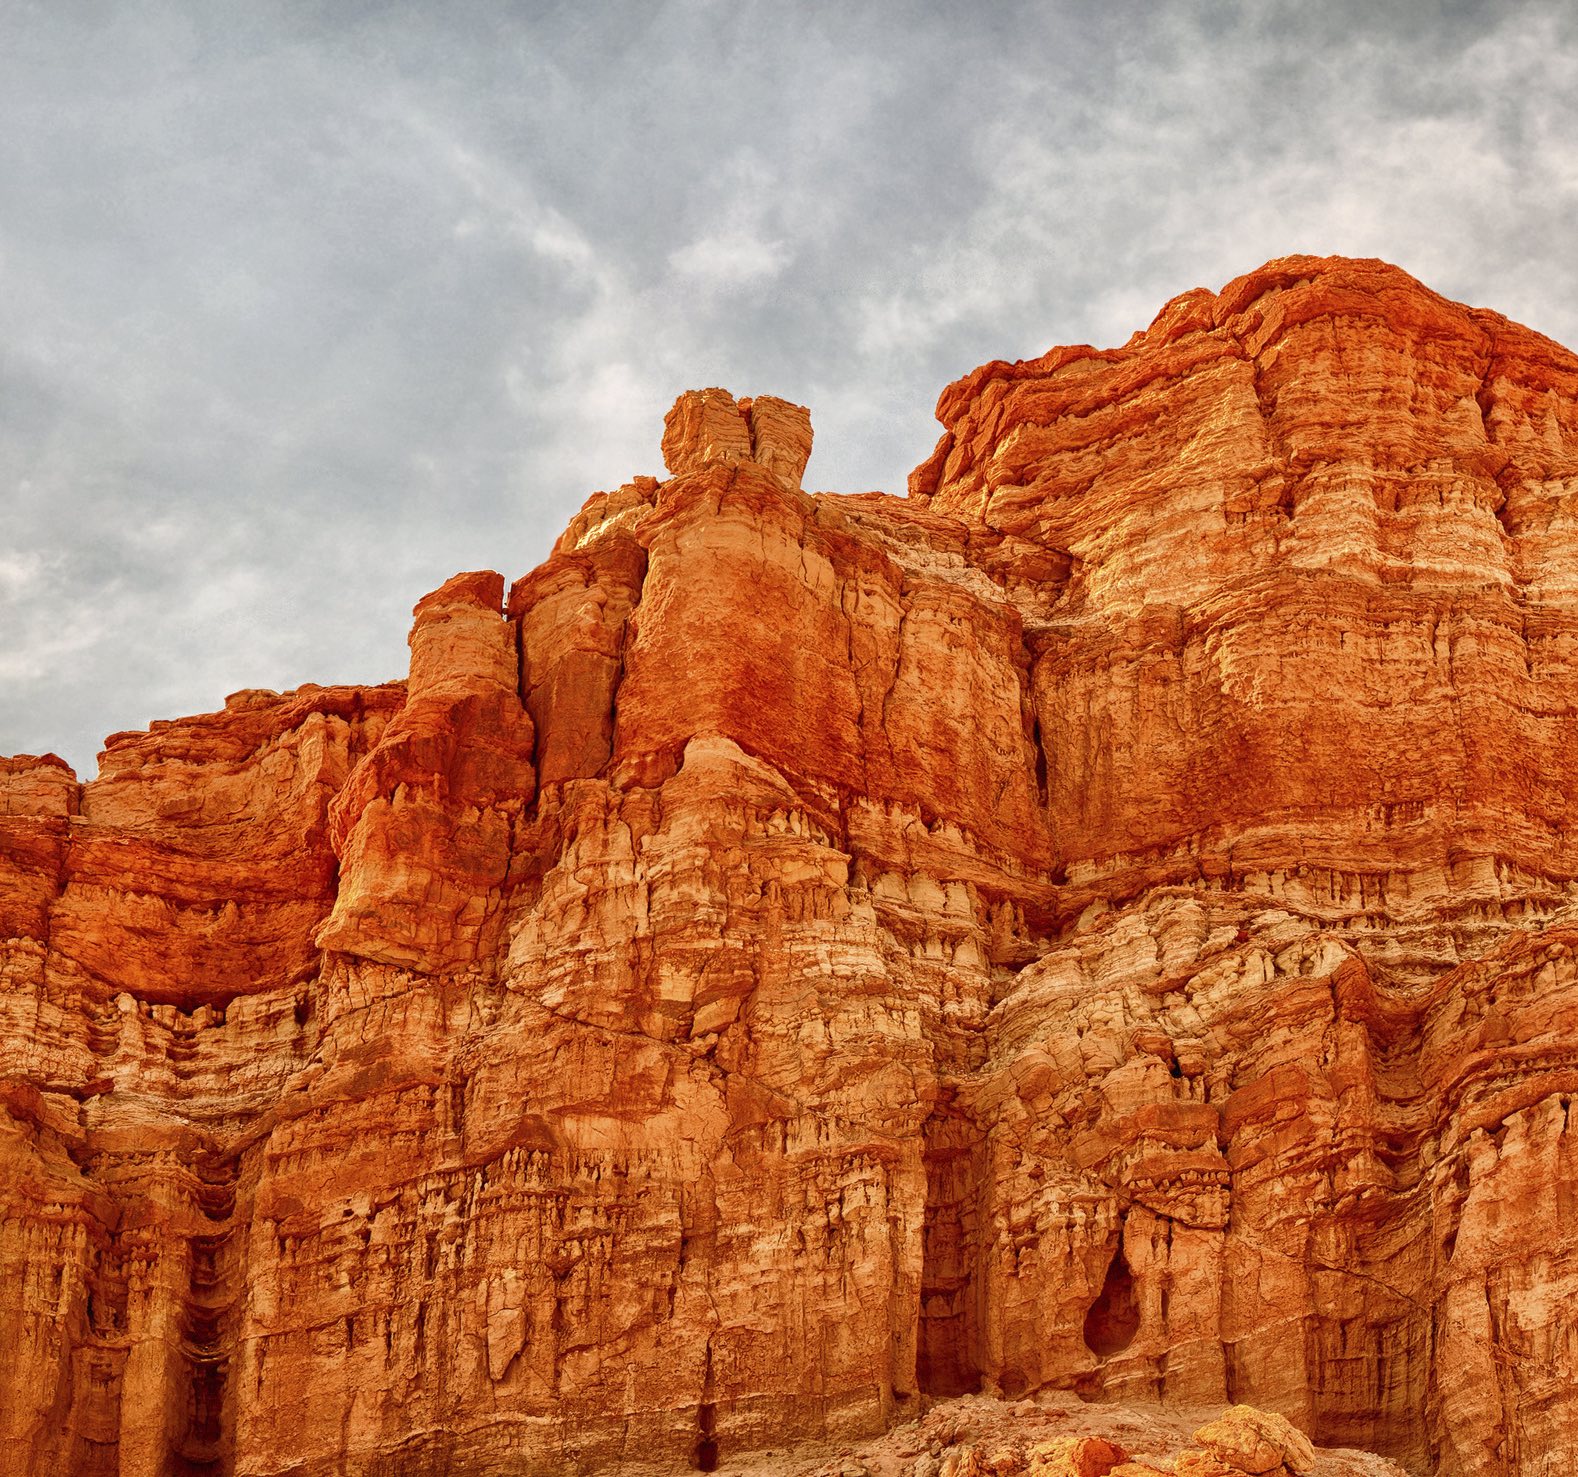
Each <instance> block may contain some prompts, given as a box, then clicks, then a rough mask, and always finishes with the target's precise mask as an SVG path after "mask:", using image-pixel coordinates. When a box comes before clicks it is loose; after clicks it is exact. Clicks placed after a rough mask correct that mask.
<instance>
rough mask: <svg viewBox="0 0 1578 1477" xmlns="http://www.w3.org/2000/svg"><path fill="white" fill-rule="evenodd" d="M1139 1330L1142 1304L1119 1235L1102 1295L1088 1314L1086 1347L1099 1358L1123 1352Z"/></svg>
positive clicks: (1102, 1286)
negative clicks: (1135, 1290) (1135, 1289)
mask: <svg viewBox="0 0 1578 1477" xmlns="http://www.w3.org/2000/svg"><path fill="white" fill-rule="evenodd" d="M1139 1331H1140V1305H1139V1299H1138V1298H1137V1297H1136V1296H1135V1293H1134V1274H1133V1273H1132V1272H1130V1271H1129V1264H1128V1262H1127V1261H1126V1260H1125V1259H1124V1256H1123V1241H1122V1238H1121V1236H1120V1238H1119V1241H1118V1249H1117V1250H1116V1251H1115V1252H1113V1254H1112V1262H1111V1264H1110V1265H1109V1266H1108V1267H1107V1276H1106V1280H1105V1281H1103V1283H1102V1284H1101V1293H1100V1295H1099V1296H1098V1297H1097V1298H1096V1301H1095V1302H1093V1303H1092V1304H1091V1305H1090V1311H1089V1312H1087V1313H1086V1314H1085V1347H1086V1348H1087V1349H1089V1350H1090V1352H1091V1353H1092V1354H1095V1355H1096V1356H1097V1357H1098V1358H1101V1359H1106V1358H1107V1357H1109V1356H1110V1355H1112V1354H1118V1353H1121V1352H1122V1351H1123V1350H1124V1349H1127V1348H1128V1347H1129V1345H1130V1344H1132V1343H1133V1342H1134V1335H1135V1334H1136V1333H1138V1332H1139Z"/></svg>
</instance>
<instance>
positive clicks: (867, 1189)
mask: <svg viewBox="0 0 1578 1477" xmlns="http://www.w3.org/2000/svg"><path fill="white" fill-rule="evenodd" d="M938 415H939V418H940V420H941V421H942V423H943V425H944V427H945V430H944V434H943V437H942V440H941V442H940V443H939V444H938V446H937V449H936V451H935V452H934V453H933V455H932V456H931V457H930V458H929V460H928V461H927V462H926V463H925V464H924V465H922V466H921V467H920V468H919V469H917V471H916V472H915V473H914V474H913V476H912V477H911V479H910V489H909V496H908V497H907V498H896V497H890V496H885V495H880V494H865V495H860V496H831V495H827V494H821V493H817V494H808V493H806V492H805V491H803V490H802V488H801V486H800V481H801V477H802V475H803V472H804V468H805V465H806V459H807V456H808V454H809V450H810V444H811V431H810V423H809V417H808V416H807V414H806V412H805V411H803V410H801V409H800V408H799V407H796V406H792V405H789V404H787V403H785V402H783V401H779V400H774V399H771V398H770V397H758V398H756V399H755V400H752V401H740V402H736V401H735V400H734V399H733V398H732V397H731V396H729V395H727V394H726V393H724V392H723V391H720V390H707V391H702V392H699V393H693V394H688V395H685V396H683V397H681V399H680V402H679V403H678V404H677V405H676V406H675V408H674V410H673V411H672V412H671V413H670V415H669V418H668V421H667V423H666V426H665V430H664V435H663V454H664V460H665V462H666V464H667V468H668V471H669V473H670V475H669V476H668V478H667V479H666V480H661V481H659V480H655V479H652V478H637V479H636V480H634V481H633V482H631V483H629V484H628V485H627V486H625V487H622V488H620V489H619V490H618V491H615V492H612V493H606V494H598V495H597V496H595V497H593V498H592V499H591V500H590V501H589V502H588V503H587V504H586V506H585V508H584V509H583V510H582V511H581V513H580V514H579V515H578V516H577V517H576V518H575V519H574V521H573V522H572V523H571V525H570V528H569V529H568V531H567V532H566V533H565V535H564V536H563V537H562V538H561V539H560V541H559V543H558V545H557V546H556V547H555V549H554V551H553V554H552V555H551V557H550V558H549V559H548V561H547V562H546V563H545V564H543V565H542V566H541V567H540V568H538V569H537V570H535V571H533V572H532V573H530V574H528V575H526V576H525V577H524V578H523V579H520V580H518V581H517V582H516V583H515V584H514V585H513V587H512V588H511V589H510V590H509V591H508V595H507V597H506V595H505V592H504V588H503V582H502V580H501V578H500V577H499V576H497V575H492V574H467V575H462V576H459V577H457V578H456V579H454V580H451V581H450V582H449V583H448V584H446V585H445V586H444V587H443V588H442V589H441V590H439V591H438V592H436V593H435V594H433V595H430V596H429V597H427V598H426V599H425V600H423V601H422V602H421V603H420V604H419V605H418V606H417V609H416V623H415V627H414V629H413V632H412V641H411V646H412V662H411V672H410V679H409V682H407V683H404V684H401V683H394V684H390V685H388V686H385V687H379V688H373V689H349V688H311V687H309V688H303V689H301V690H299V691H297V692H294V693H289V694H285V695H283V696H279V695H275V694H272V693H242V694H238V695H237V696H236V697H234V698H232V699H231V700H230V702H229V703H228V704H227V707H226V710H225V712H223V713H221V714H216V715H211V716H207V717H201V718H193V719H186V720H182V721H179V722H175V723H164V724H156V725H154V727H153V728H152V729H151V730H150V731H149V732H147V733H139V734H119V735H115V736H114V737H112V738H111V739H110V740H109V741H108V745H107V748H106V751H105V754H104V756H103V759H102V763H101V769H100V773H99V776H98V777H97V778H96V779H94V780H92V781H89V782H88V783H85V784H79V783H77V781H76V779H75V777H74V776H73V775H72V774H71V773H70V771H69V770H68V769H67V768H66V767H65V766H64V765H62V764H61V763H60V762H59V761H57V760H54V759H52V758H48V757H46V758H43V759H31V758H26V757H24V758H21V759H14V760H6V761H0V934H3V942H0V1011H3V1012H4V1017H3V1027H4V1029H3V1031H0V1089H3V1104H4V1112H3V1113H0V1218H3V1219H0V1371H3V1373H0V1451H4V1452H8V1453H13V1454H19V1455H13V1456H12V1457H10V1458H7V1459H8V1460H10V1461H12V1462H13V1467H12V1468H10V1469H7V1470H16V1471H18V1472H28V1473H38V1474H52V1477H53V1474H62V1477H68V1474H69V1477H101V1474H102V1477H109V1474H119V1477H164V1474H177V1473H179V1474H215V1477H232V1474H235V1477H241V1474H245V1477H286V1474H290V1477H319V1474H329V1473H334V1474H340V1477H343V1474H367V1477H372V1474H380V1477H382V1474H400V1477H425V1474H439V1473H453V1474H456V1477H482V1474H495V1473H500V1474H501V1473H505V1472H509V1473H525V1472H540V1473H553V1472H576V1471H580V1472H592V1471H599V1470H613V1469H615V1468H618V1467H619V1466H621V1465H622V1464H623V1465H626V1466H628V1467H629V1468H630V1469H631V1470H634V1469H636V1468H637V1467H640V1466H642V1465H643V1464H645V1465H646V1467H647V1469H648V1470H651V1471H669V1470H674V1471H677V1470H686V1469H689V1468H692V1467H696V1468H700V1469H702V1470H708V1469H711V1468H713V1467H714V1466H719V1465H727V1464H728V1463H729V1462H731V1461H738V1460H739V1459H740V1458H741V1456H742V1454H746V1453H750V1452H752V1451H757V1450H763V1449H766V1448H769V1447H771V1448H776V1449H779V1450H781V1449H783V1448H784V1447H785V1446H786V1445H789V1444H792V1443H794V1442H797V1441H802V1440H804V1441H811V1440H825V1439H833V1440H839V1439H853V1438H855V1437H860V1436H866V1435H871V1434H873V1433H877V1432H880V1431H882V1430H884V1429H887V1428H889V1427H891V1426H894V1425H897V1424H901V1423H903V1422H905V1421H906V1420H908V1419H909V1418H910V1417H911V1416H913V1415H914V1414H916V1413H917V1412H918V1411H919V1410H920V1409H921V1408H922V1407H923V1406H925V1405H926V1403H927V1402H928V1400H929V1399H930V1398H933V1397H945V1396H958V1395H963V1394H966V1393H969V1392H983V1393H985V1394H987V1395H996V1396H1001V1397H1004V1398H1007V1399H1010V1400H1014V1399H1020V1398H1021V1397H1030V1396H1036V1395H1038V1394H1039V1395H1042V1396H1044V1397H1048V1398H1050V1396H1051V1395H1052V1394H1053V1393H1055V1392H1059V1391H1062V1392H1068V1391H1073V1392H1077V1393H1078V1394H1079V1395H1080V1396H1081V1397H1083V1398H1084V1399H1086V1400H1088V1401H1090V1402H1094V1403H1095V1404H1098V1405H1104V1404H1112V1403H1118V1404H1124V1405H1129V1406H1136V1407H1137V1406H1140V1405H1144V1404H1147V1403H1155V1402H1166V1403H1171V1404H1180V1405H1187V1406H1190V1407H1207V1408H1211V1407H1214V1408H1215V1409H1216V1410H1217V1411H1218V1412H1219V1411H1220V1410H1221V1407H1223V1406H1224V1405H1228V1404H1232V1403H1241V1404H1247V1405H1250V1406H1254V1407H1257V1408H1259V1409H1260V1410H1261V1411H1264V1412H1269V1413H1271V1414H1275V1415H1280V1416H1282V1417H1285V1418H1286V1420H1287V1421H1288V1422H1291V1423H1292V1426H1295V1427H1297V1428H1298V1429H1299V1430H1301V1431H1302V1432H1304V1433H1306V1434H1307V1435H1308V1436H1309V1437H1310V1438H1312V1439H1313V1440H1314V1441H1315V1442H1317V1443H1319V1444H1321V1445H1323V1446H1337V1447H1357V1448H1364V1449H1367V1450H1370V1451H1373V1452H1376V1453H1379V1454H1381V1455H1382V1456H1384V1457H1386V1458H1390V1459H1392V1460H1395V1461H1396V1462H1398V1463H1400V1464H1402V1466H1403V1467H1405V1468H1406V1469H1407V1470H1408V1471H1410V1472H1413V1473H1416V1474H1417V1473H1425V1472H1442V1473H1450V1474H1454V1477H1469V1474H1492V1473H1496V1474H1500V1473H1506V1474H1518V1477H1534V1474H1537V1473H1548V1472H1555V1471H1565V1470H1568V1469H1569V1468H1571V1467H1572V1466H1573V1465H1574V1464H1578V1233H1575V1231H1574V1229H1573V1228H1574V1226H1575V1224H1578V1220H1575V1216H1574V1210H1575V1206H1578V1163H1575V1157H1578V1126H1570V1124H1569V1118H1570V1112H1569V1105H1570V1104H1571V1103H1572V1101H1573V1100H1574V1097H1575V1096H1578V1036H1575V1028H1578V829H1575V827H1574V824H1573V817H1574V813H1575V807H1574V800H1575V797H1578V359H1575V357H1574V356H1573V355H1572V354H1570V353H1568V352H1567V351H1566V350H1564V349H1562V348H1560V347H1558V346H1557V345H1555V344H1553V343H1551V342H1549V341H1548V340H1545V339H1543V338H1541V337H1539V336H1538V335H1537V334H1534V333H1531V332H1529V331H1528V330H1526V329H1523V328H1520V327H1518V326H1517V325H1515V324H1512V323H1509V322H1508V321H1507V320H1505V319H1503V318H1501V317H1499V316H1497V315H1496V314H1493V313H1489V312H1485V311H1481V310H1473V309H1467V308H1464V307H1461V306H1459V305H1457V304H1454V303H1450V302H1447V301H1445V300H1444V299H1442V298H1440V297H1437V296H1436V295H1434V294H1433V293H1431V292H1429V291H1428V290H1426V289H1425V288H1423V287H1422V286H1420V284H1418V283H1417V282H1415V281H1413V280H1412V279H1411V278H1409V277H1407V276H1406V275H1405V274H1403V273H1402V272H1400V271H1397V270H1396V269H1394V268H1391V267H1388V266H1385V265H1383V264H1381V263H1377V262H1354V261H1342V260H1320V259H1314V258H1292V259H1288V260H1284V261H1279V262H1275V263H1272V264H1271V265H1269V266H1267V267H1265V268H1262V269H1261V270H1260V271H1257V272H1254V273H1252V274H1250V275H1249V276H1247V277H1243V278H1240V279H1238V280H1237V281H1235V282H1232V283H1230V284H1229V285H1228V286H1227V287H1226V288H1224V289H1223V291H1222V292H1221V293H1218V294H1212V293H1209V292H1194V293H1189V294H1186V295H1185V296H1183V297H1181V298H1179V299H1177V300H1175V301H1174V302H1172V303H1170V304H1168V305H1167V307H1165V308H1164V309H1163V310H1162V313H1161V314H1160V316H1159V317H1158V318H1157V320H1156V321H1155V323H1154V324H1152V326H1151V327H1150V328H1149V329H1148V330H1146V331H1145V332H1144V333H1140V334H1136V335H1135V337H1134V338H1133V339H1132V340H1131V341H1130V342H1129V343H1128V344H1126V345H1125V346H1124V347H1123V348H1121V349H1117V350H1112V351H1096V350H1092V349H1089V348H1076V349H1058V350H1054V351H1053V352H1052V353H1050V354H1048V355H1046V356H1044V357H1042V358H1040V359H1037V360H1032V361H1029V362H1024V363H1017V364H1005V363H994V364H989V365H986V366H984V367H982V368H981V369H978V370H976V371H975V372H973V373H972V374H970V375H968V376H966V377H965V378H964V379H962V380H960V381H959V382H958V383H957V384H955V385H953V386H950V387H949V388H948V389H947V390H945V391H944V392H943V395H942V398H941V400H940V401H939V404H938ZM1248 1420H1249V1418H1248V1417H1244V1416H1234V1417H1232V1418H1231V1419H1230V1420H1229V1427H1230V1428H1223V1430H1220V1431H1216V1432H1215V1434H1210V1435H1208V1434H1207V1433H1208V1432H1211V1431H1212V1429H1213V1428H1211V1427H1209V1426H1202V1428H1201V1438H1200V1443H1199V1446H1198V1449H1197V1450H1195V1452H1194V1454H1193V1455H1192V1456H1190V1455H1188V1454H1187V1453H1186V1454H1185V1455H1181V1456H1178V1457H1177V1470H1178V1471H1179V1472H1183V1471H1184V1470H1185V1469H1186V1466H1187V1463H1186V1457H1187V1460H1188V1461H1190V1462H1193V1463H1194V1465H1193V1466H1188V1467H1187V1469H1188V1470H1190V1471H1193V1472H1197V1473H1207V1472H1216V1471H1222V1470H1236V1471H1253V1470H1276V1469H1277V1468H1276V1467H1275V1466H1268V1467H1265V1468H1256V1467H1253V1466H1250V1467H1244V1466H1243V1465H1242V1464H1241V1463H1242V1461H1251V1462H1253V1461H1259V1460H1261V1459H1262V1458H1265V1459H1266V1460H1268V1461H1269V1456H1268V1455H1267V1453H1268V1452H1270V1451H1271V1449H1272V1447H1275V1449H1276V1451H1277V1453H1279V1454H1278V1455H1277V1458H1276V1460H1277V1461H1278V1462H1283V1461H1286V1462H1287V1463H1288V1464H1289V1465H1288V1466H1287V1470H1295V1471H1296V1470H1303V1469H1304V1468H1303V1467H1302V1466H1300V1465H1299V1463H1306V1464H1307V1461H1308V1458H1307V1456H1306V1455H1305V1454H1304V1450H1303V1449H1299V1450H1294V1449H1293V1448H1292V1447H1291V1446H1290V1445H1289V1443H1288V1441H1287V1440H1286V1439H1285V1438H1284V1437H1282V1436H1278V1437H1276V1439H1275V1440H1271V1438H1270V1437H1267V1436H1266V1430H1270V1429H1271V1427H1270V1425H1267V1427H1266V1429H1265V1430H1262V1429H1261V1428H1260V1427H1253V1423H1252V1422H1251V1423H1250V1424H1249V1425H1246V1424H1245V1422H1247V1421H1248ZM1268 1420H1269V1417H1268ZM1234 1422H1236V1424H1234ZM1276 1429H1277V1430H1279V1431H1280V1430H1281V1429H1282V1428H1281V1427H1277V1428H1276ZM1254 1430H1260V1438H1256V1437H1254V1436H1253V1431H1254ZM1246 1431H1249V1432H1250V1434H1249V1435H1246V1434H1245V1433H1246ZM1295 1434H1296V1433H1295ZM1261 1438H1265V1439H1266V1440H1268V1441H1270V1442H1271V1444H1270V1445H1268V1446H1265V1447H1264V1449H1262V1447H1260V1446H1256V1445H1254V1441H1255V1440H1256V1439H1261ZM1234 1442H1238V1443H1239V1445H1236V1446H1235V1445H1233V1444H1232V1443H1234ZM1278 1442H1281V1444H1280V1445H1278V1444H1277V1443H1278ZM1213 1443H1214V1444H1213ZM1224 1443H1226V1444H1224ZM1290 1451H1292V1453H1293V1454H1292V1455H1291V1456H1290V1455H1289V1452H1290ZM1224 1453H1226V1454H1225V1455H1224ZM1234 1453H1237V1455H1236V1456H1235V1455H1234ZM1065 1455H1066V1453H1065ZM918 1460H919V1457H917V1461H918ZM1046 1460H1047V1462H1048V1463H1050V1462H1051V1460H1052V1457H1050V1456H1048V1457H1047V1458H1046ZM1058 1460H1060V1461H1061V1460H1062V1457H1059V1458H1058ZM1070 1460H1072V1458H1070ZM1235 1461H1236V1462H1239V1465H1236V1466H1235ZM1065 1465H1066V1463H1065ZM917 1470H918V1469H917ZM982 1470H985V1468H983V1469H982ZM994 1470H996V1469H994ZM1005 1470H1006V1469H1005ZM1047 1470H1049V1471H1050V1470H1052V1468H1051V1467H1050V1466H1048V1467H1047ZM1138 1470H1144V1469H1143V1467H1142V1468H1139V1469H1138ZM1332 1470H1336V1469H1335V1468H1334V1469H1332ZM1354 1470H1357V1469H1354ZM1374 1470H1380V1467H1376V1468H1375V1469H1374Z"/></svg>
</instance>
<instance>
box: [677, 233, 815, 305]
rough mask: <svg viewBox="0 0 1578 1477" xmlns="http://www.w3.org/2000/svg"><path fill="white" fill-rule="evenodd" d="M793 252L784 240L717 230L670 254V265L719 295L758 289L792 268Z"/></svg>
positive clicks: (691, 280) (679, 272) (689, 280)
mask: <svg viewBox="0 0 1578 1477" xmlns="http://www.w3.org/2000/svg"><path fill="white" fill-rule="evenodd" d="M791 257H792V253H791V252H790V250H789V248H788V246H787V245H786V244H785V243H784V242H782V241H768V240H764V239H763V238H762V237H761V236H759V235H758V234H757V233H756V232H754V231H752V230H749V229H745V228H734V229H731V230H725V231H715V232H713V233H711V234H710V235H706V236H701V237H699V238H698V239H696V240H695V241H692V242H691V243H690V245H688V246H685V247H682V248H681V249H680V250H678V251H675V252H672V253H670V255H669V259H668V264H669V266H670V267H672V268H673V270H674V272H675V273H676V274H677V275H678V276H679V277H681V278H683V279H685V280H686V281H687V282H690V283H692V284H694V285H695V286H698V287H701V288H703V289H711V290H713V291H717V292H730V291H735V290H737V289H739V288H742V287H757V286H760V285H761V284H762V283H764V282H770V281H772V279H773V278H774V277H776V276H778V275H779V273H781V272H782V271H783V269H784V268H785V267H786V266H788V265H789V262H790V260H791Z"/></svg>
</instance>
